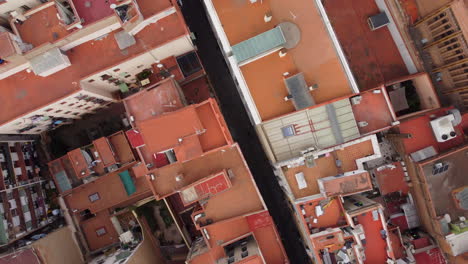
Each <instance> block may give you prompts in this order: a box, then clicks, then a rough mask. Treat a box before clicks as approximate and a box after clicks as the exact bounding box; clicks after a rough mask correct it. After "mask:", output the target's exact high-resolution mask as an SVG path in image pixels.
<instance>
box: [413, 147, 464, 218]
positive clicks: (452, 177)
mask: <svg viewBox="0 0 468 264" xmlns="http://www.w3.org/2000/svg"><path fill="white" fill-rule="evenodd" d="M467 151H468V147H467V146H464V147H462V148H459V149H457V150H455V151H453V152H450V153H448V154H446V155H442V156H439V157H436V158H434V159H431V160H428V161H426V162H424V163H423V164H421V165H420V170H421V172H422V175H421V177H423V182H425V184H426V186H427V190H428V192H429V193H430V196H431V197H430V198H429V199H428V203H429V204H430V208H432V210H434V213H435V214H434V215H437V216H443V215H444V214H449V215H450V216H451V218H452V219H453V220H454V219H457V218H458V217H460V216H465V217H467V216H468V215H467V211H465V210H463V209H461V208H458V207H457V205H456V203H455V200H454V195H453V191H454V190H457V189H460V188H463V187H465V186H468V181H467V177H466V171H467V170H468V162H467V161H468V158H467V153H468V152H467ZM436 164H442V166H447V169H446V170H437V166H436Z"/></svg>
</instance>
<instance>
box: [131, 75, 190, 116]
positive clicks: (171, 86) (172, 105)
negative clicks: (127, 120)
mask: <svg viewBox="0 0 468 264" xmlns="http://www.w3.org/2000/svg"><path fill="white" fill-rule="evenodd" d="M124 105H125V109H126V111H127V115H128V116H129V117H132V118H131V119H133V120H134V122H140V121H144V120H147V119H150V118H153V117H154V116H158V115H161V114H163V113H167V112H172V111H176V110H178V109H180V108H182V107H184V105H185V99H184V95H183V94H182V92H181V91H180V88H179V86H178V85H177V83H176V82H175V81H174V80H173V79H172V78H168V79H166V80H164V81H161V82H159V83H157V84H156V85H151V86H150V87H148V88H147V89H144V90H142V91H139V92H138V93H136V94H133V95H131V96H129V97H126V98H125V99H124Z"/></svg>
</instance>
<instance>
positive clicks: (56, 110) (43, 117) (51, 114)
mask: <svg viewBox="0 0 468 264" xmlns="http://www.w3.org/2000/svg"><path fill="white" fill-rule="evenodd" d="M85 96H87V98H91V100H94V99H101V100H103V101H104V102H102V103H96V102H93V101H86V100H84V99H79V98H84V97H85ZM113 100H114V99H113V98H109V97H105V96H102V95H100V94H96V93H92V92H89V91H84V90H81V91H77V92H75V93H73V94H71V95H69V96H67V97H65V98H63V99H61V100H58V101H56V102H52V103H51V104H49V105H47V106H44V107H42V108H40V109H37V110H34V111H32V112H30V113H28V114H26V115H24V116H21V117H19V118H17V119H15V120H13V121H10V122H8V123H6V124H4V125H2V126H1V127H0V134H39V133H42V132H44V131H46V130H48V128H49V124H50V122H51V119H52V118H69V119H79V118H80V117H81V116H82V115H84V114H87V113H92V112H94V111H96V110H97V109H99V108H102V107H105V106H106V105H107V104H108V103H110V102H112V101H113ZM31 125H35V127H34V128H33V129H30V130H28V131H24V132H22V133H20V132H19V130H21V129H23V128H26V127H28V126H31Z"/></svg>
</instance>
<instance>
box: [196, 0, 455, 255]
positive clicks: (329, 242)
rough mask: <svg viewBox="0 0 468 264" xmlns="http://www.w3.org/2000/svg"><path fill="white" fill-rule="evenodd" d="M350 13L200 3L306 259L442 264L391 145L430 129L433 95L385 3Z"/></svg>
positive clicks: (339, 7) (334, 7) (314, 6)
mask: <svg viewBox="0 0 468 264" xmlns="http://www.w3.org/2000/svg"><path fill="white" fill-rule="evenodd" d="M348 2H349V1H325V2H323V1H315V3H310V2H306V1H294V2H283V1H274V0H272V1H250V2H246V3H244V4H242V5H240V4H236V5H234V4H233V3H232V2H226V1H216V0H207V1H204V3H205V6H206V8H207V10H208V13H209V16H210V19H211V23H212V24H213V28H214V30H215V32H216V34H217V37H218V39H219V42H220V43H221V45H222V47H223V51H224V53H225V56H226V59H227V60H228V62H229V65H230V67H231V70H232V72H233V73H234V75H235V78H236V80H237V81H238V83H239V88H240V91H241V95H242V96H243V97H244V101H245V103H246V107H247V109H248V110H249V113H250V116H251V119H252V123H253V124H254V125H255V126H256V128H257V133H258V136H259V137H260V139H261V141H262V144H263V147H264V149H265V151H266V153H267V155H268V157H269V159H270V161H271V162H272V164H273V165H274V166H275V168H276V171H275V174H276V176H277V178H279V181H280V184H281V185H282V187H283V189H284V191H285V193H286V194H287V196H288V198H289V200H290V203H291V209H292V211H293V212H294V214H295V216H296V217H295V218H296V219H295V221H296V223H297V225H298V227H299V229H300V230H301V233H302V237H303V241H304V242H305V245H306V249H307V251H308V253H309V255H310V257H311V259H312V260H313V261H314V262H316V263H340V261H342V262H344V263H348V262H351V263H386V262H387V261H394V262H397V263H415V262H418V263H425V262H423V261H425V260H426V259H427V258H429V257H430V256H433V257H434V259H437V260H438V261H439V260H440V261H441V262H430V263H445V259H444V257H443V256H442V255H443V254H442V251H441V250H440V249H439V248H438V247H437V243H436V242H435V241H434V240H433V239H430V236H429V235H427V233H425V232H424V231H423V229H422V228H420V227H421V225H420V222H419V218H418V211H417V208H418V209H419V207H418V206H417V205H416V201H415V200H414V199H413V197H414V196H415V194H413V189H412V188H413V187H412V183H411V182H412V180H411V178H410V177H409V175H408V170H409V169H408V166H410V165H407V163H408V162H410V161H408V160H406V158H407V156H405V154H402V153H397V152H396V151H395V150H394V149H393V146H392V143H391V142H390V139H392V138H397V139H398V138H400V137H401V138H404V137H411V136H410V135H408V134H407V133H405V132H403V133H401V132H396V133H395V129H398V127H399V126H400V125H402V124H403V123H402V122H405V121H406V120H410V119H412V118H416V117H418V116H421V115H428V116H431V119H432V118H434V117H433V116H432V115H431V113H433V112H436V111H440V107H441V103H440V101H439V99H438V96H437V93H436V89H435V87H434V85H433V84H432V81H431V78H430V75H429V74H427V73H424V72H420V73H418V69H417V68H416V65H415V63H414V61H413V57H412V55H410V53H409V51H408V48H407V46H406V45H407V43H405V42H404V41H403V38H402V37H401V35H400V33H399V31H398V29H397V25H396V24H395V22H394V21H393V17H392V14H391V12H390V10H389V8H388V7H387V6H386V2H385V1H363V2H360V3H354V2H353V3H351V2H349V3H348ZM344 10H347V11H348V10H352V11H353V12H344ZM238 13H242V14H244V16H245V17H248V19H242V20H241V19H239V18H238V17H237V16H236V14H238ZM374 16H379V17H386V20H387V22H386V23H385V25H384V26H383V27H380V28H378V29H377V28H375V27H372V25H371V24H369V23H368V21H370V20H372V19H374ZM413 128H414V129H415V133H416V130H419V125H415V126H413ZM424 128H425V127H424ZM431 133H432V132H431ZM444 137H445V136H444ZM405 162H406V163H405ZM389 175H391V176H389ZM462 191H463V190H462V189H457V191H456V193H457V195H459V196H461V194H460V193H461V192H462ZM421 241H423V242H424V243H422V242H421ZM427 252H431V253H430V254H429V253H427ZM428 254H429V255H428ZM428 263H429V262H428Z"/></svg>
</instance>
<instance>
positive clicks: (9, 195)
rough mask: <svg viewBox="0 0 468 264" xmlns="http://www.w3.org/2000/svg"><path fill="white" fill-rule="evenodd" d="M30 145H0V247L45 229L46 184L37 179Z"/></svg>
mask: <svg viewBox="0 0 468 264" xmlns="http://www.w3.org/2000/svg"><path fill="white" fill-rule="evenodd" d="M36 147H37V146H36V143H35V142H33V141H18V142H15V141H8V142H0V166H1V170H0V176H1V177H0V198H1V201H2V202H1V203H0V212H1V214H0V216H1V218H0V246H2V247H4V246H7V245H9V244H10V243H12V242H14V241H17V240H19V239H21V238H22V237H24V236H26V235H28V234H30V233H31V232H34V231H36V230H37V229H38V228H41V227H44V226H45V225H47V224H48V223H49V222H48V217H47V211H48V209H49V204H48V202H47V199H46V197H45V185H46V184H47V183H48V180H47V179H45V178H43V177H41V173H40V168H39V167H40V161H39V159H38V153H37V149H36Z"/></svg>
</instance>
